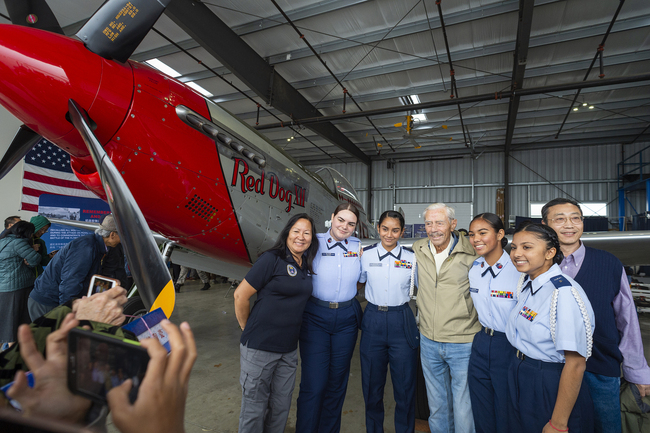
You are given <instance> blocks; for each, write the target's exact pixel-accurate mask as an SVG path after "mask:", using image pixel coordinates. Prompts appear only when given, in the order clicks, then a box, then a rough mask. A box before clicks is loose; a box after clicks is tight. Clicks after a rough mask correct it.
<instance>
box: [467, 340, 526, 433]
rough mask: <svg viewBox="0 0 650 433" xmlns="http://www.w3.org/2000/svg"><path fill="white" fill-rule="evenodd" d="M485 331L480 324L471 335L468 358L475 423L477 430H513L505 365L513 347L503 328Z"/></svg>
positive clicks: (501, 432)
mask: <svg viewBox="0 0 650 433" xmlns="http://www.w3.org/2000/svg"><path fill="white" fill-rule="evenodd" d="M485 331H486V329H485V328H483V329H482V330H481V331H479V332H478V333H477V334H476V336H475V337H474V343H472V354H471V355H470V358H469V367H468V379H467V382H468V383H469V395H470V398H471V400H472V413H473V415H474V424H475V426H476V431H477V432H478V433H497V432H498V433H508V432H513V433H514V432H515V431H514V430H512V429H511V428H510V427H509V420H510V418H512V404H511V402H510V394H509V393H508V367H509V366H510V363H511V361H512V360H513V359H515V352H516V351H515V348H514V347H512V346H511V345H510V342H508V339H507V338H506V334H504V333H503V332H498V331H493V335H489V334H488V333H486V332H485ZM488 331H491V330H488Z"/></svg>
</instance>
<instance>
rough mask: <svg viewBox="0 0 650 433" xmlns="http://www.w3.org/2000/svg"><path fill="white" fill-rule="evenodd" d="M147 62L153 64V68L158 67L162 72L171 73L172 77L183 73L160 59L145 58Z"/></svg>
mask: <svg viewBox="0 0 650 433" xmlns="http://www.w3.org/2000/svg"><path fill="white" fill-rule="evenodd" d="M145 63H146V64H148V65H149V66H151V67H152V68H156V69H158V70H159V71H160V72H162V73H164V74H167V75H169V76H170V77H172V78H177V77H180V76H181V74H180V72H178V71H177V70H176V69H174V68H172V67H170V66H167V65H166V64H164V63H163V62H161V61H160V60H158V59H150V60H145Z"/></svg>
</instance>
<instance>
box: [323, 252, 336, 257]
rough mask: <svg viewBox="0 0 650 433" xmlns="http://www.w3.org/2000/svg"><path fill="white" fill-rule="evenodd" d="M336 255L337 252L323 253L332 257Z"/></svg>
mask: <svg viewBox="0 0 650 433" xmlns="http://www.w3.org/2000/svg"><path fill="white" fill-rule="evenodd" d="M335 255H336V254H334V253H323V256H332V257H334V256H335Z"/></svg>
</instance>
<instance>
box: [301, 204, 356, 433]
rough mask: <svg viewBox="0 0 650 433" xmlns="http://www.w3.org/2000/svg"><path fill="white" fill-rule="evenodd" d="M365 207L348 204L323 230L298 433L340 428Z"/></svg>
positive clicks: (309, 309)
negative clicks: (359, 231)
mask: <svg viewBox="0 0 650 433" xmlns="http://www.w3.org/2000/svg"><path fill="white" fill-rule="evenodd" d="M358 220H359V210H358V209H357V208H356V206H354V205H352V204H350V203H342V204H340V205H339V206H337V208H336V209H335V210H334V213H333V214H332V226H331V228H330V230H329V231H328V232H327V233H319V234H318V235H317V237H318V244H319V247H318V253H317V254H316V258H315V259H314V271H315V275H314V277H313V279H312V281H313V284H314V291H313V293H312V297H311V298H309V301H310V302H307V306H306V307H305V314H304V315H303V321H302V327H301V329H300V361H301V364H302V368H301V372H302V373H301V380H300V394H299V395H298V411H297V420H296V431H297V432H300V433H310V432H326V433H330V432H338V431H340V429H341V411H342V409H343V400H344V399H345V391H346V390H347V386H348V377H349V376H350V360H351V359H352V352H353V351H354V346H355V345H356V342H357V335H358V333H359V324H360V323H361V306H360V305H359V301H357V300H356V298H355V296H356V294H357V281H358V280H359V273H360V272H361V265H360V260H359V259H360V257H359V256H360V248H361V243H360V242H359V239H357V238H355V237H351V235H352V233H354V230H355V229H356V226H357V222H358Z"/></svg>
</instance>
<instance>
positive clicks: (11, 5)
mask: <svg viewBox="0 0 650 433" xmlns="http://www.w3.org/2000/svg"><path fill="white" fill-rule="evenodd" d="M5 6H6V7H7V12H8V13H9V18H11V23H12V24H16V25H19V26H25V27H34V28H36V29H40V30H47V31H48V32H52V33H59V34H61V35H62V34H63V29H62V28H61V25H60V24H59V22H58V21H57V19H56V17H55V16H54V12H52V9H50V7H49V6H48V5H47V2H46V1H45V0H5Z"/></svg>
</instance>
